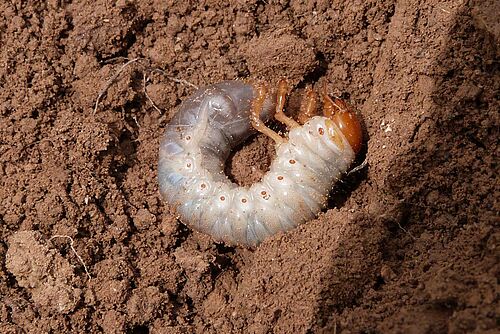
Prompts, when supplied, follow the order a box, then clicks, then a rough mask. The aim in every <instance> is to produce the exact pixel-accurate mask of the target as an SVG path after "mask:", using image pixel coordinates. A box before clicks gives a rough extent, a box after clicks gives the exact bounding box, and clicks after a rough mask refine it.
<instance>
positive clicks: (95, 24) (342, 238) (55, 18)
mask: <svg viewBox="0 0 500 334" xmlns="http://www.w3.org/2000/svg"><path fill="white" fill-rule="evenodd" d="M499 4H500V3H499V2H498V1H495V0H491V1H488V0H484V1H479V0H478V1H467V0H444V1H436V0H428V1H418V0H409V1H402V0H394V1H390V0H388V1H375V0H368V1H327V0H314V1H300V0H280V1H278V0H270V1H257V0H248V1H222V0H202V1H163V0H143V1H129V0H118V1H104V0H96V1H77V0H74V1H55V0H49V1H14V0H12V1H1V2H0V13H2V14H1V16H0V45H1V48H0V87H1V89H0V332H1V333H137V334H140V333H447V332H448V333H493V332H496V330H498V326H499V324H500V318H499V315H500V306H499V292H500V289H499V284H498V280H499V276H500V270H499V253H500V251H499V240H500V231H499V228H498V227H499V203H498V201H499V197H500V182H499V179H498V165H497V164H498V161H499V155H500V154H499V153H500V152H499V147H498V139H499V128H500V124H499V123H500V121H499V117H500V116H499V110H500V103H499V92H500V72H499V63H498V61H499V59H500V57H499V45H500V44H499V42H500V26H499V22H498V13H500V8H499V6H500V5H499ZM282 77H286V78H288V80H289V82H290V83H291V85H293V87H294V89H293V91H292V93H291V96H290V99H289V102H288V105H287V112H290V113H293V112H294V110H297V106H299V105H300V96H301V95H302V93H303V90H304V88H305V87H307V86H308V85H311V86H313V87H314V89H315V90H317V91H320V90H321V89H323V87H326V89H327V90H328V92H329V93H330V94H332V95H335V96H340V97H342V98H344V99H346V100H348V101H349V102H350V103H351V104H352V105H353V106H355V107H356V109H357V112H358V115H359V116H360V118H361V119H362V120H363V126H364V131H365V142H364V147H363V150H362V152H361V154H360V155H359V158H358V160H357V161H356V162H355V164H354V165H353V167H355V166H356V165H357V166H360V167H359V168H355V169H353V171H352V172H351V173H349V174H348V175H346V176H345V177H344V178H343V180H342V182H341V183H339V184H338V185H337V186H336V187H335V188H334V189H333V190H332V193H331V196H330V201H329V204H328V207H327V208H326V209H325V210H324V211H323V212H322V213H321V214H320V215H319V217H318V218H317V219H315V220H313V221H310V222H307V223H305V224H303V225H301V226H300V227H298V228H296V229H294V230H293V231H290V232H287V233H281V234H278V235H276V236H274V237H272V238H269V239H268V240H266V241H265V242H263V243H262V244H261V245H260V246H258V247H256V248H254V249H247V248H244V247H229V246H227V245H224V244H219V243H216V242H214V240H212V239H211V238H210V237H209V236H206V235H202V234H199V233H197V232H193V231H192V230H191V229H189V228H188V227H186V226H185V225H183V224H182V223H181V222H179V221H178V220H177V219H176V216H175V214H174V212H173V208H172V207H170V206H169V205H168V203H165V202H164V201H163V200H162V198H161V196H160V194H159V191H158V183H157V162H158V148H159V142H160V139H161V137H162V132H163V129H164V128H165V125H166V124H168V122H169V120H170V119H171V117H172V116H173V115H174V114H175V112H176V111H177V110H178V106H179V104H180V103H181V101H182V100H183V99H185V98H186V97H187V96H189V95H190V94H191V93H192V92H193V91H194V90H195V88H196V87H201V86H203V85H207V84H211V83H216V82H219V81H221V80H227V79H245V80H263V81H266V82H268V83H269V84H270V85H275V84H276V82H277V81H278V80H279V79H280V78H282ZM272 126H274V127H277V126H278V125H277V124H274V125H272ZM274 154H275V153H274V146H273V143H272V142H271V141H270V140H269V139H268V138H266V137H263V136H255V137H253V138H252V139H251V140H250V141H249V142H247V143H245V144H244V145H243V146H242V147H240V148H239V149H238V150H237V152H235V153H234V154H233V155H232V156H231V158H230V160H229V161H228V164H227V173H228V174H229V175H230V177H231V178H232V179H233V180H235V181H236V182H238V183H240V184H241V185H248V184H251V183H252V182H255V181H257V180H259V178H260V177H261V176H262V175H263V173H265V172H266V169H267V168H268V166H269V163H270V162H271V161H272V159H273V155H274ZM363 162H364V163H363ZM292 204H293V203H292Z"/></svg>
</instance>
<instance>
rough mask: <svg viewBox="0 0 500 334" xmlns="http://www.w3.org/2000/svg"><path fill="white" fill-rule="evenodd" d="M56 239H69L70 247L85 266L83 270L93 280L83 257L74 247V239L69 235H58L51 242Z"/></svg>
mask: <svg viewBox="0 0 500 334" xmlns="http://www.w3.org/2000/svg"><path fill="white" fill-rule="evenodd" d="M55 238H66V239H69V247H70V248H71V250H72V251H73V253H75V255H76V257H77V258H78V260H79V261H80V263H81V264H82V265H83V269H84V270H85V273H86V274H87V276H88V277H89V280H91V279H92V276H91V275H90V272H89V270H88V269H87V266H86V265H85V262H83V259H82V258H81V256H80V255H79V254H78V253H77V252H76V249H75V247H74V246H73V238H72V237H70V236H69V235H60V234H56V235H53V236H52V237H51V238H50V239H49V241H52V239H55Z"/></svg>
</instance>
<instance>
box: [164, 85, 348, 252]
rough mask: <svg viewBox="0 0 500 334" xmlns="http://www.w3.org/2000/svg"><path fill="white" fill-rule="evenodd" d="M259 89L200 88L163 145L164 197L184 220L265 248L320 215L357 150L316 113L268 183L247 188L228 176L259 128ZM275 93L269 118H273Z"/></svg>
mask: <svg viewBox="0 0 500 334" xmlns="http://www.w3.org/2000/svg"><path fill="white" fill-rule="evenodd" d="M255 95H256V90H255V88H254V86H252V85H250V84H246V83H243V82H241V81H226V82H222V83H219V84H215V85H211V86H207V87H205V88H201V89H199V90H198V91H197V92H195V93H194V94H193V96H191V97H190V98H188V99H187V100H185V101H184V102H183V104H182V106H181V108H180V110H179V111H178V112H177V114H176V115H175V116H174V118H173V119H172V121H171V122H170V123H169V124H168V126H167V128H166V132H165V136H164V139H163V141H162V142H161V145H160V159H159V167H158V178H159V184H160V191H161V194H162V196H163V197H164V198H165V199H166V200H167V201H168V202H169V203H170V204H172V205H173V206H174V208H175V209H176V211H177V213H178V215H179V218H180V220H181V221H182V222H184V223H186V224H187V225H188V226H190V227H192V228H193V229H195V230H198V231H200V232H203V233H207V234H209V235H211V236H212V237H213V238H215V239H216V240H219V241H224V242H226V243H229V244H242V245H249V246H252V245H257V244H259V243H260V242H261V241H263V240H264V239H265V238H266V237H269V236H271V235H274V234H276V233H278V232H280V231H287V230H290V229H292V228H294V227H295V226H297V225H298V224H301V223H303V222H306V221H308V220H311V219H313V218H314V217H315V216H316V215H317V214H318V213H319V212H320V210H321V209H322V208H323V207H324V206H325V204H326V201H327V197H328V194H329V192H330V190H331V187H332V185H333V183H334V182H335V181H336V180H337V179H338V178H339V177H340V176H341V175H342V174H343V173H344V172H346V170H347V169H348V168H349V166H350V164H351V163H352V161H353V160H354V157H355V152H354V151H353V149H352V148H351V146H350V144H349V141H348V139H347V138H346V137H345V136H344V134H343V133H342V131H340V129H339V128H338V126H337V125H336V124H334V122H332V121H331V120H330V119H329V118H327V117H323V116H314V117H312V118H311V119H309V120H308V121H307V122H306V123H305V124H303V125H301V126H297V127H295V128H293V129H291V130H290V132H289V134H288V139H287V140H286V141H283V142H282V143H277V146H276V158H275V159H274V160H273V162H272V163H271V166H270V168H269V171H268V172H267V173H266V174H265V175H264V176H263V178H262V180H261V181H260V182H257V183H255V184H253V185H251V186H250V187H240V186H238V185H236V184H235V183H233V182H231V181H230V180H229V179H228V178H227V176H226V175H225V174H224V163H225V161H226V159H227V157H228V155H229V153H230V151H231V149H233V148H234V147H235V146H236V145H238V144H239V143H241V142H242V141H244V140H245V139H246V138H248V136H250V135H251V134H252V133H254V132H255V131H254V130H253V128H252V124H251V121H250V113H251V109H252V103H253V100H254V98H255ZM274 108H275V103H274V101H273V98H271V97H268V98H267V99H266V100H265V101H264V103H263V108H262V113H261V117H262V118H263V119H264V120H267V119H268V118H270V117H271V115H272V113H273V111H274V110H273V109H274Z"/></svg>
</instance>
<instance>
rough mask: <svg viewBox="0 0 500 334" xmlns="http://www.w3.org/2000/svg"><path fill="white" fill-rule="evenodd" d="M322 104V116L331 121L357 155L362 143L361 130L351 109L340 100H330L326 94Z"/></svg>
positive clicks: (330, 132)
mask: <svg viewBox="0 0 500 334" xmlns="http://www.w3.org/2000/svg"><path fill="white" fill-rule="evenodd" d="M323 103H324V105H323V115H324V116H325V117H327V118H329V119H330V120H332V122H333V123H334V124H335V125H336V126H337V127H338V128H339V129H340V131H342V134H343V135H344V136H345V137H346V139H347V141H348V142H349V144H350V145H351V148H352V150H353V151H354V153H358V152H359V151H360V150H361V144H362V143H363V130H362V128H361V124H360V123H359V120H358V118H357V117H356V114H355V113H354V110H353V109H352V107H351V106H350V105H348V104H347V103H346V102H344V101H343V100H341V99H334V100H332V98H331V97H330V96H328V95H327V94H324V102H323ZM327 124H328V122H327ZM329 128H330V127H329ZM328 130H329V131H328V133H329V134H331V135H332V134H333V135H334V133H333V132H332V130H331V129H328Z"/></svg>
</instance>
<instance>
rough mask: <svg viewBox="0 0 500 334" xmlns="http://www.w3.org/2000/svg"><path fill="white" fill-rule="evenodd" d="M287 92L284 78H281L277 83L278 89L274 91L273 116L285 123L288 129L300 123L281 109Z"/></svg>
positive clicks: (283, 107)
mask: <svg viewBox="0 0 500 334" xmlns="http://www.w3.org/2000/svg"><path fill="white" fill-rule="evenodd" d="M287 92H288V83H287V82H286V80H285V79H281V80H280V82H279V84H278V91H277V92H276V113H275V114H274V118H276V120H278V121H279V122H281V123H283V124H285V125H286V126H287V128H288V129H293V128H296V127H299V126H300V124H299V123H297V122H296V121H295V120H294V119H292V118H290V117H288V116H287V115H285V113H284V112H283V110H284V109H285V100H286V94H287Z"/></svg>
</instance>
